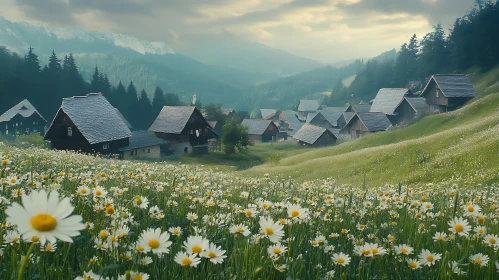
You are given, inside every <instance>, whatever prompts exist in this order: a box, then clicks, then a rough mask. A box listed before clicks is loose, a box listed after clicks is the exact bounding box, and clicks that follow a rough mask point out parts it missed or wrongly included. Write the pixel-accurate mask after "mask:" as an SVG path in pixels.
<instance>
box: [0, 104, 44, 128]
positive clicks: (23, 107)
mask: <svg viewBox="0 0 499 280" xmlns="http://www.w3.org/2000/svg"><path fill="white" fill-rule="evenodd" d="M17 114H19V115H21V116H23V117H25V118H28V117H30V116H31V115H33V114H38V115H39V116H40V117H41V118H42V119H43V120H44V121H46V120H45V118H43V116H42V115H41V114H40V113H39V112H38V111H37V110H36V108H35V106H33V105H32V104H31V103H30V102H29V101H28V99H24V100H23V101H21V102H19V103H18V104H17V105H16V106H14V107H12V108H10V109H9V110H7V112H5V113H3V114H2V115H1V116H0V122H8V121H10V120H11V119H12V118H13V117H15V116H16V115H17Z"/></svg>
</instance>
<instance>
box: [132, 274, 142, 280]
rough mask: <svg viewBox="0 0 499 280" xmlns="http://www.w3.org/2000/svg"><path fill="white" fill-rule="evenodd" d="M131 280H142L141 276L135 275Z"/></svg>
mask: <svg viewBox="0 0 499 280" xmlns="http://www.w3.org/2000/svg"><path fill="white" fill-rule="evenodd" d="M133 280H142V275H140V274H135V276H134V277H133Z"/></svg>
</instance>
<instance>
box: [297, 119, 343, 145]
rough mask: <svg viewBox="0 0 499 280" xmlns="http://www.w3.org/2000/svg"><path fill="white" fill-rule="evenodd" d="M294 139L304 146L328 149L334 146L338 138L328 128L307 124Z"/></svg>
mask: <svg viewBox="0 0 499 280" xmlns="http://www.w3.org/2000/svg"><path fill="white" fill-rule="evenodd" d="M293 139H295V140H296V141H297V142H298V144H299V145H303V146H309V147H326V146H331V145H334V144H335V143H336V140H337V137H336V136H335V135H334V134H333V132H331V131H330V130H328V129H327V128H324V127H320V126H316V125H313V124H309V123H306V124H304V125H303V126H302V127H301V128H300V130H298V132H296V134H295V135H294V136H293Z"/></svg>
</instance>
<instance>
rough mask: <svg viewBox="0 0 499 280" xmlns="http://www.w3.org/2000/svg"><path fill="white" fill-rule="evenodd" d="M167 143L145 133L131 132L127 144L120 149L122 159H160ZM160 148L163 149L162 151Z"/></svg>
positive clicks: (139, 131)
mask: <svg viewBox="0 0 499 280" xmlns="http://www.w3.org/2000/svg"><path fill="white" fill-rule="evenodd" d="M167 144H168V142H167V141H165V140H163V139H159V138H157V137H154V136H153V135H151V134H150V133H149V132H147V131H143V130H138V131H132V136H130V139H129V144H128V146H126V147H123V148H121V149H120V152H121V154H122V158H123V159H134V158H150V159H151V158H152V159H158V158H160V157H161V154H162V151H165V150H166V145H167ZM162 147H164V148H163V149H162Z"/></svg>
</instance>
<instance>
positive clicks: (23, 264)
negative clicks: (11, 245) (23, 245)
mask: <svg viewBox="0 0 499 280" xmlns="http://www.w3.org/2000/svg"><path fill="white" fill-rule="evenodd" d="M34 249H35V242H32V243H31V246H29V249H28V253H26V256H24V258H23V259H22V261H21V266H20V267H19V273H18V276H17V280H22V279H23V274H24V268H25V267H26V263H27V262H28V259H29V255H31V253H32V252H33V250H34Z"/></svg>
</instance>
